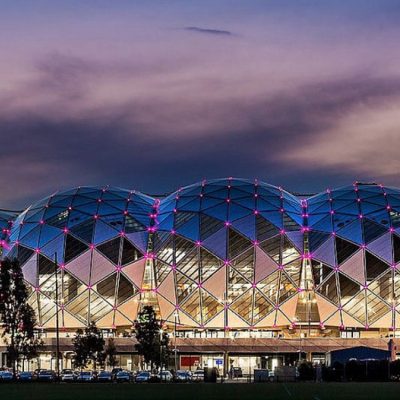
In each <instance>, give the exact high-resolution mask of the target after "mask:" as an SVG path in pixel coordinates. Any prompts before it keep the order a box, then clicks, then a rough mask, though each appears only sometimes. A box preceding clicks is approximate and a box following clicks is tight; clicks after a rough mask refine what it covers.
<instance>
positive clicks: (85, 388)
mask: <svg viewBox="0 0 400 400" xmlns="http://www.w3.org/2000/svg"><path fill="white" fill-rule="evenodd" d="M0 395H1V398H2V399H5V400H14V399H22V400H47V399H49V400H50V399H51V400H64V399H65V400H80V399H87V400H103V399H104V400H125V399H130V400H135V399H145V400H166V399H168V400H169V399H171V400H181V399H182V400H183V399H184V400H200V399H201V400H203V399H204V400H214V399H215V400H217V399H218V400H225V399H227V400H236V399H241V400H242V399H243V400H245V399H251V400H258V399H263V400H266V399H268V400H275V399H276V400H278V399H279V400H283V399H289V400H290V399H296V400H302V399H307V400H330V399H349V400H350V399H351V400H357V399H384V400H391V399H396V400H397V399H399V395H400V383H319V384H314V383H287V384H283V383H268V384H241V383H224V384H141V385H134V384H46V383H32V384H29V383H28V384H12V383H10V384H6V383H4V384H1V385H0Z"/></svg>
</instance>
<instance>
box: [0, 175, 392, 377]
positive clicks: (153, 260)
mask: <svg viewBox="0 0 400 400" xmlns="http://www.w3.org/2000/svg"><path fill="white" fill-rule="evenodd" d="M0 228H1V229H2V236H1V242H0V243H1V247H2V248H3V256H7V257H11V258H14V257H15V258H17V259H18V260H19V261H20V263H21V266H22V270H23V273H24V279H25V281H26V283H27V285H28V287H29V290H30V297H29V304H30V305H31V306H32V307H33V308H34V309H35V311H36V314H37V321H38V326H37V332H38V334H40V335H41V336H42V337H43V338H44V339H45V342H46V351H45V352H44V353H43V354H42V355H41V356H40V359H39V360H37V361H34V362H35V363H36V364H35V365H38V364H39V363H41V364H42V365H46V367H47V366H48V367H50V366H51V364H52V363H54V360H53V359H52V341H53V338H54V336H55V326H56V318H58V319H59V326H60V335H61V339H62V346H63V352H64V359H63V363H64V364H65V365H68V360H69V359H70V358H69V356H70V352H71V343H70V342H71V337H72V336H73V334H74V332H75V331H76V329H77V328H81V327H84V326H86V325H87V324H88V323H89V322H92V321H94V322H96V324H97V326H98V327H100V328H101V329H102V330H103V332H104V335H105V336H115V337H116V338H117V339H118V342H117V343H118V351H119V352H120V362H121V365H126V367H128V368H134V366H135V365H136V364H137V355H136V354H135V353H134V350H133V346H132V343H133V341H134V338H132V337H129V336H130V335H131V326H132V323H133V321H134V320H135V318H136V316H137V313H138V310H140V308H141V307H142V306H143V305H144V304H146V305H152V306H153V307H154V308H155V309H156V311H157V313H158V315H159V317H160V318H161V319H162V321H163V323H164V325H165V327H166V329H168V330H169V331H170V332H171V335H172V337H173V338H172V343H173V344H175V342H176V348H177V352H176V355H177V357H178V358H179V364H180V367H183V368H186V367H190V368H192V367H195V366H196V365H209V366H214V365H215V366H218V367H220V368H223V369H226V368H227V365H228V364H233V365H237V366H240V367H241V368H242V369H243V370H247V371H250V370H251V369H253V368H254V367H257V366H259V367H261V366H264V367H265V366H268V367H273V365H278V364H281V363H294V362H295V361H296V360H298V359H299V357H300V358H301V357H303V358H307V359H309V360H314V361H323V360H324V357H325V354H326V353H327V352H328V351H330V350H332V349H336V348H343V347H352V346H360V345H363V346H367V347H373V348H380V349H387V346H388V341H389V339H390V338H392V337H393V338H396V336H397V327H398V325H399V316H400V314H399V312H400V302H399V296H400V279H399V276H400V275H399V271H398V266H399V265H400V264H399V263H400V189H397V188H393V187H385V186H382V185H377V184H373V183H360V182H357V183H355V184H353V185H350V186H347V187H342V188H338V189H328V190H326V191H324V192H323V193H320V194H317V195H314V196H311V197H310V196H308V197H307V196H299V195H293V194H291V193H289V192H287V191H285V190H283V189H282V188H278V187H275V186H272V185H269V184H266V183H263V182H259V181H249V180H245V179H233V178H228V179H217V180H210V181H202V182H199V183H196V184H193V185H190V186H186V187H184V188H181V189H180V190H178V191H176V192H174V193H172V194H170V195H168V196H165V197H156V196H148V195H145V194H142V193H140V192H137V191H131V190H126V189H121V188H113V187H78V188H74V189H71V190H67V191H60V192H57V193H55V194H53V195H51V196H49V197H46V198H44V199H42V200H39V201H38V202H36V203H34V204H33V205H31V206H30V207H28V208H27V209H26V210H24V211H23V212H19V213H13V212H5V211H4V212H3V211H0ZM56 280H57V283H58V285H57V286H58V287H59V290H58V292H56ZM395 340H396V339H395ZM360 343H361V344H360ZM4 357H5V355H4V354H3V356H2V362H4Z"/></svg>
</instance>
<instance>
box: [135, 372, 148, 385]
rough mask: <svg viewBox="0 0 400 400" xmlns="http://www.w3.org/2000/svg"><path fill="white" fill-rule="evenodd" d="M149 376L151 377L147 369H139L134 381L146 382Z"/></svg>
mask: <svg viewBox="0 0 400 400" xmlns="http://www.w3.org/2000/svg"><path fill="white" fill-rule="evenodd" d="M150 378H151V373H150V372H149V371H141V372H139V373H138V374H137V375H136V377H135V382H136V383H141V382H148V381H149V380H150Z"/></svg>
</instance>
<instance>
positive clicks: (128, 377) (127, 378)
mask: <svg viewBox="0 0 400 400" xmlns="http://www.w3.org/2000/svg"><path fill="white" fill-rule="evenodd" d="M115 380H116V381H117V382H118V383H123V382H131V381H132V374H131V373H130V372H129V371H119V372H118V373H117V375H116V377H115Z"/></svg>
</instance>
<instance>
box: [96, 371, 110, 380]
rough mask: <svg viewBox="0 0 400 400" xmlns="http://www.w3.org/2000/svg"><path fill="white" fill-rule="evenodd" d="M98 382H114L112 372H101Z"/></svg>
mask: <svg viewBox="0 0 400 400" xmlns="http://www.w3.org/2000/svg"><path fill="white" fill-rule="evenodd" d="M97 380H98V381H99V382H112V380H113V377H112V373H111V372H110V371H100V373H99V375H98V376H97Z"/></svg>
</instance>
